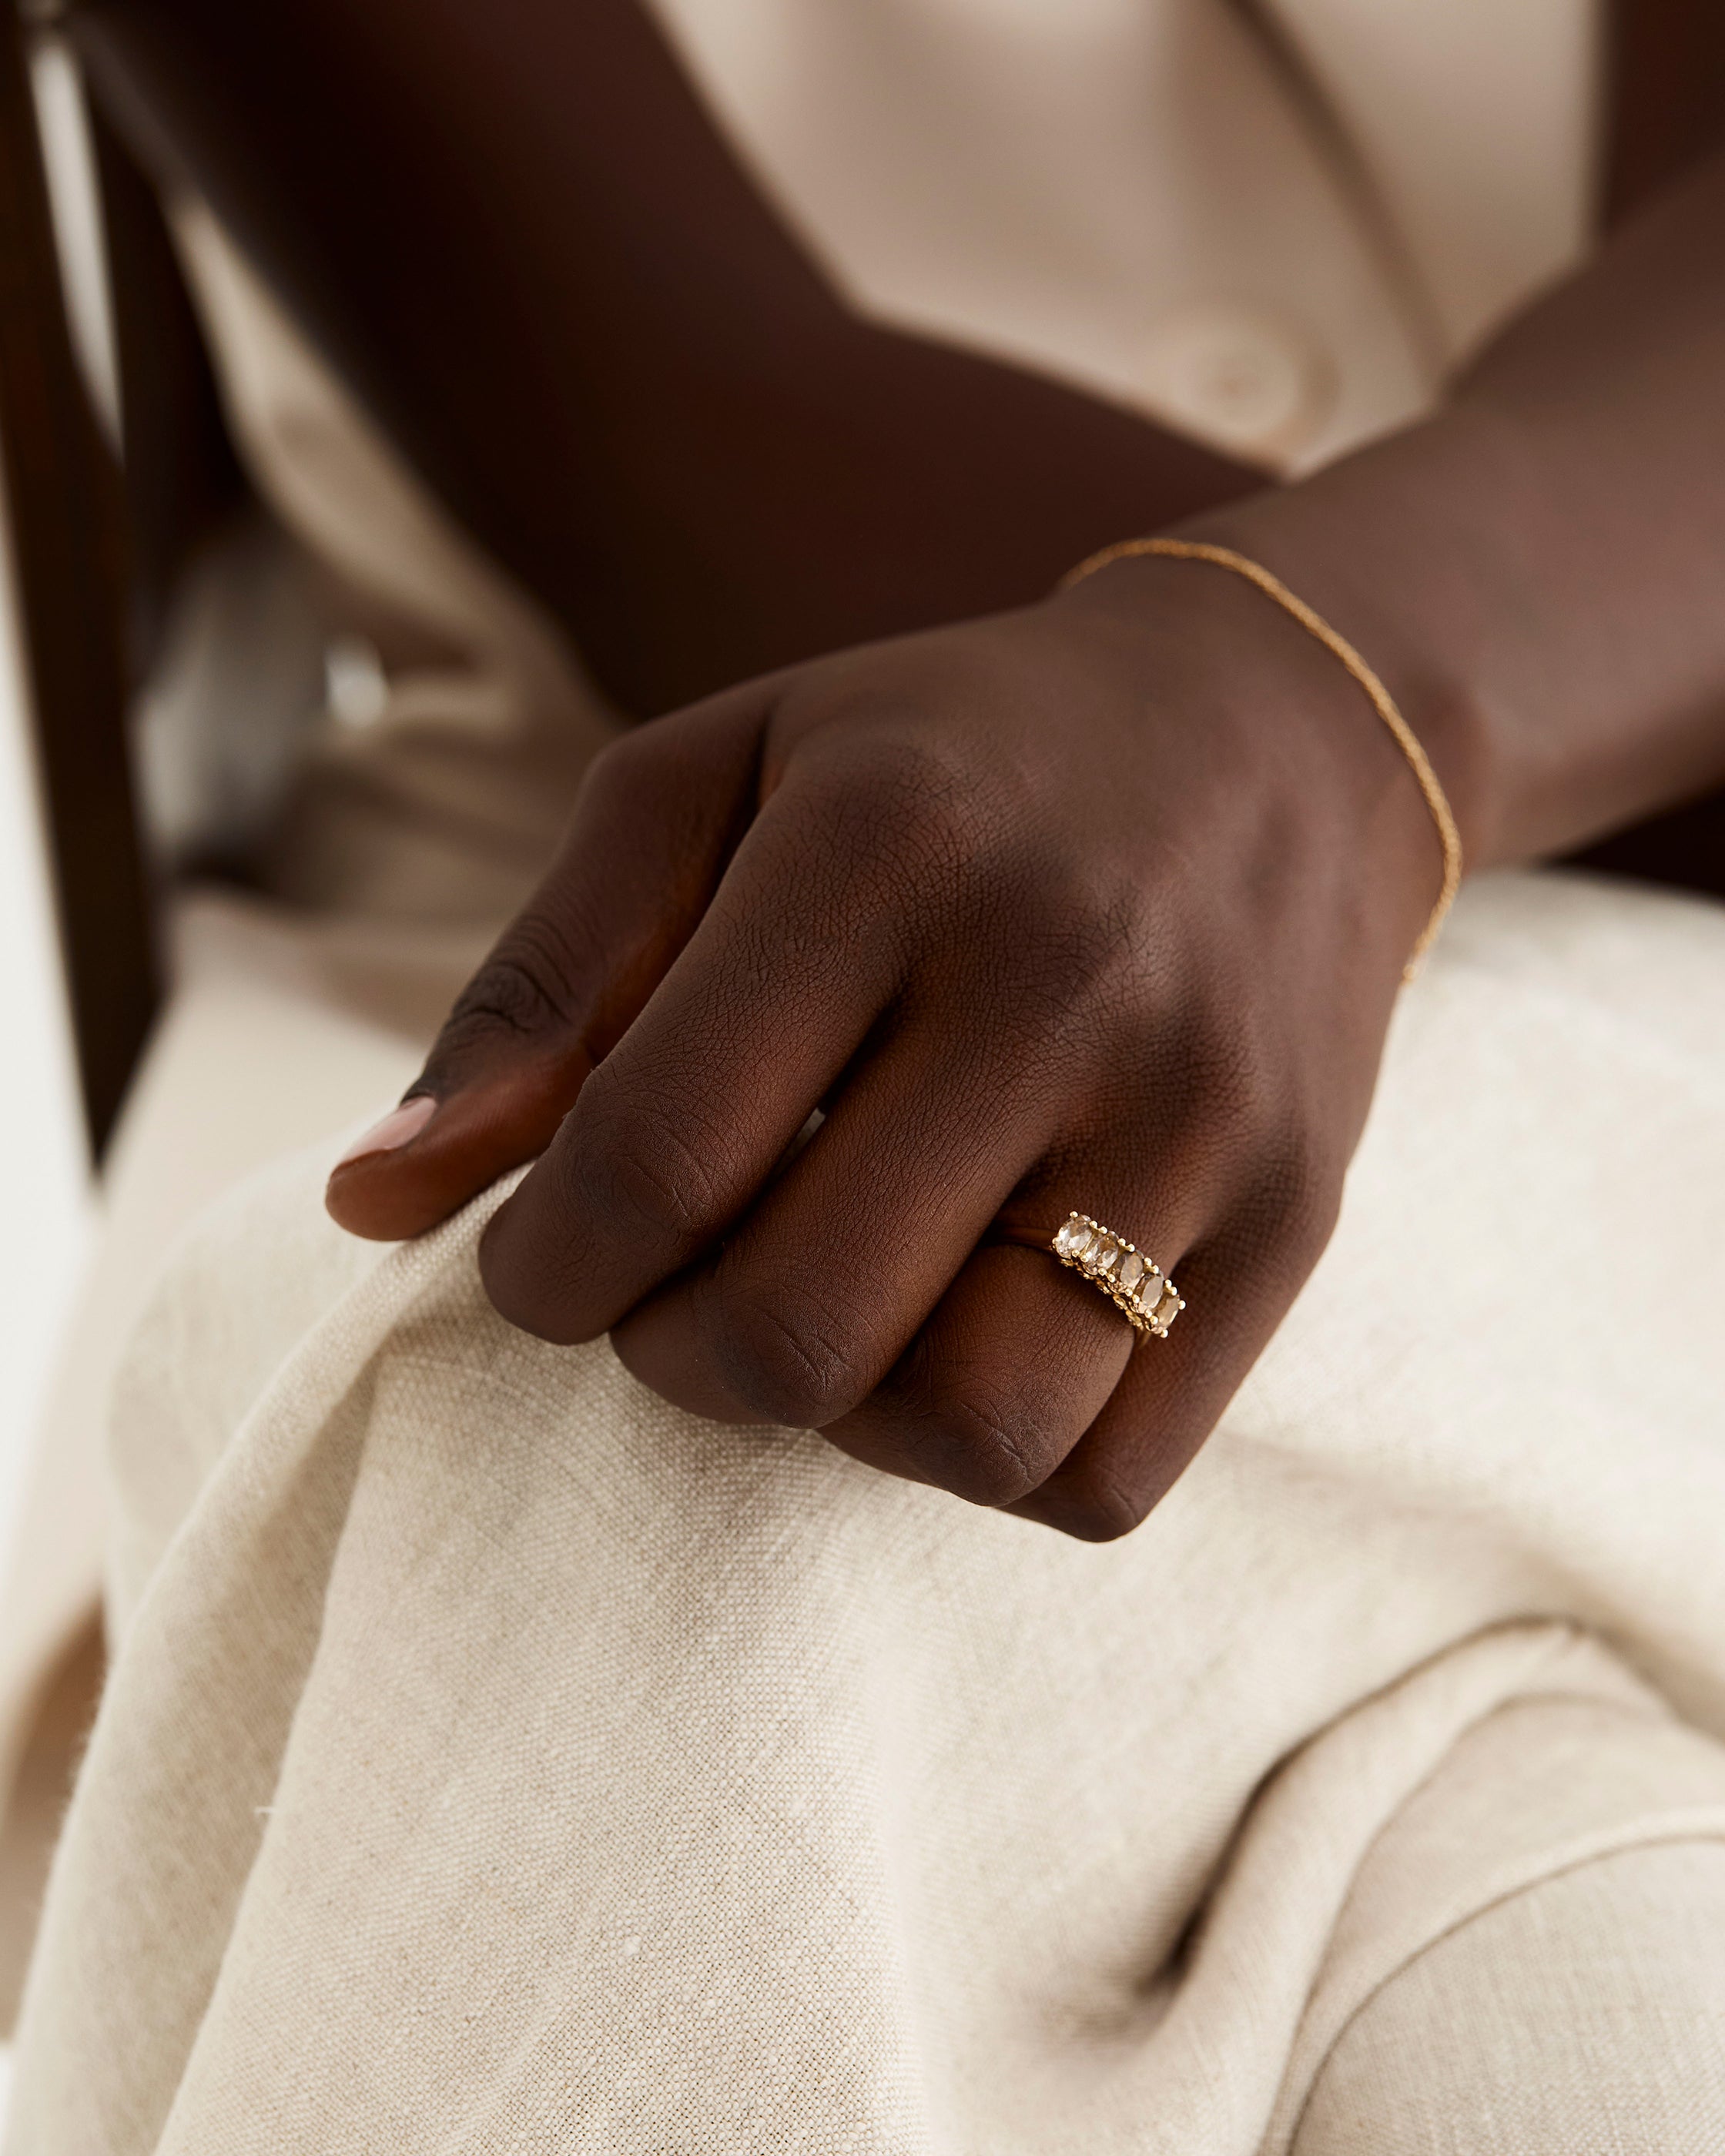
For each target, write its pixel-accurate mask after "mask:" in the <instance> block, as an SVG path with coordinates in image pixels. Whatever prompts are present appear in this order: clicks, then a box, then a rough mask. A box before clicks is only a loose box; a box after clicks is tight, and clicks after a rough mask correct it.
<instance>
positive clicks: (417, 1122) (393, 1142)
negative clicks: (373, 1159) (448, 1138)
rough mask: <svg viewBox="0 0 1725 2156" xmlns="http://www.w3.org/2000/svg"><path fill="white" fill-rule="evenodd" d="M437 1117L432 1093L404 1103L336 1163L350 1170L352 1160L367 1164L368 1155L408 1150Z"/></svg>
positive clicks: (393, 1109) (352, 1146) (355, 1143)
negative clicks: (406, 1145)
mask: <svg viewBox="0 0 1725 2156" xmlns="http://www.w3.org/2000/svg"><path fill="white" fill-rule="evenodd" d="M436 1113H437V1102H436V1101H434V1100H433V1099H432V1097H431V1096H430V1095H429V1093H420V1094H418V1095H416V1096H415V1097H414V1098H413V1100H411V1101H403V1102H402V1104H401V1106H399V1107H398V1108H392V1109H391V1110H390V1111H389V1113H388V1115H387V1116H384V1118H383V1120H382V1122H379V1123H373V1124H372V1127H371V1128H370V1130H368V1131H367V1132H366V1134H365V1136H364V1137H361V1138H356V1139H355V1140H354V1141H353V1143H352V1145H351V1146H349V1147H348V1148H347V1152H344V1153H343V1154H342V1156H341V1158H340V1160H338V1161H337V1162H336V1167H337V1168H346V1167H347V1163H348V1162H349V1161H351V1160H363V1159H364V1158H365V1157H366V1156H367V1153H373V1152H394V1151H395V1149H396V1147H398V1146H404V1145H405V1144H406V1143H407V1142H408V1139H409V1138H416V1137H418V1135H419V1133H420V1132H421V1131H423V1130H424V1127H425V1126H426V1125H427V1124H428V1123H429V1122H430V1121H431V1119H432V1117H433V1116H434V1115H435V1114H436Z"/></svg>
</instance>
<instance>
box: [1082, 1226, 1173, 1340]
mask: <svg viewBox="0 0 1725 2156" xmlns="http://www.w3.org/2000/svg"><path fill="white" fill-rule="evenodd" d="M1048 1247H1049V1248H1050V1250H1052V1251H1053V1252H1054V1254H1055V1256H1056V1257H1057V1258H1058V1259H1059V1260H1060V1263H1061V1264H1062V1265H1070V1267H1071V1269H1072V1270H1073V1271H1074V1272H1076V1273H1082V1274H1083V1276H1084V1277H1085V1278H1086V1280H1087V1281H1089V1282H1090V1284H1091V1286H1092V1287H1096V1288H1100V1289H1101V1291H1102V1293H1103V1294H1104V1295H1106V1296H1107V1298H1108V1300H1109V1301H1110V1302H1111V1303H1112V1304H1113V1305H1114V1306H1115V1308H1116V1309H1117V1311H1119V1312H1120V1314H1121V1315H1122V1317H1124V1318H1125V1320H1126V1322H1127V1324H1128V1325H1130V1326H1131V1327H1132V1330H1133V1332H1139V1333H1143V1334H1145V1335H1148V1334H1150V1333H1154V1334H1155V1335H1156V1337H1157V1338H1158V1340H1166V1339H1167V1337H1168V1327H1169V1326H1171V1325H1172V1324H1173V1322H1174V1320H1175V1319H1176V1318H1177V1317H1178V1316H1179V1314H1180V1312H1182V1311H1183V1309H1184V1308H1185V1307H1186V1301H1185V1297H1184V1296H1182V1295H1181V1294H1180V1293H1179V1292H1178V1290H1177V1289H1176V1288H1175V1286H1174V1284H1173V1281H1171V1280H1169V1279H1168V1278H1167V1277H1166V1276H1164V1275H1163V1270H1162V1267H1161V1266H1160V1265H1155V1264H1153V1262H1152V1261H1151V1260H1149V1259H1148V1258H1147V1257H1146V1256H1145V1255H1144V1254H1143V1252H1142V1250H1140V1249H1139V1248H1138V1246H1137V1244H1136V1243H1129V1242H1127V1240H1126V1238H1125V1236H1124V1235H1116V1234H1115V1232H1114V1230H1113V1229H1111V1228H1105V1227H1104V1226H1103V1225H1102V1224H1101V1221H1100V1220H1092V1219H1091V1217H1090V1215H1089V1214H1088V1213H1069V1214H1067V1216H1066V1218H1065V1221H1064V1222H1063V1223H1062V1224H1061V1225H1060V1227H1059V1228H1057V1229H1055V1236H1054V1240H1053V1241H1052V1242H1051V1243H1050V1245H1049V1246H1048Z"/></svg>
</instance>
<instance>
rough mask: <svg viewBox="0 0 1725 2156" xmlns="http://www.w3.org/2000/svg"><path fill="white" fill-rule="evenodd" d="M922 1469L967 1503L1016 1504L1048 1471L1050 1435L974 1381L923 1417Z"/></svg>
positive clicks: (1014, 1404)
mask: <svg viewBox="0 0 1725 2156" xmlns="http://www.w3.org/2000/svg"><path fill="white" fill-rule="evenodd" d="M915 1449H916V1452H917V1453H918V1455H920V1458H921V1464H922V1466H923V1469H924V1471H925V1472H927V1474H928V1475H929V1476H931V1477H932V1480H933V1481H936V1482H937V1483H938V1484H939V1485H940V1486H941V1488H942V1489H943V1490H950V1491H952V1494H953V1495H954V1496H957V1497H963V1499H965V1500H966V1501H967V1502H968V1503H969V1504H973V1505H988V1506H996V1507H998V1506H1002V1505H1011V1504H1015V1503H1016V1502H1017V1501H1018V1500H1019V1498H1021V1497H1024V1496H1028V1495H1029V1492H1030V1491H1032V1490H1034V1488H1035V1487H1036V1486H1037V1485H1038V1484H1039V1483H1040V1482H1041V1481H1042V1480H1043V1479H1044V1477H1045V1476H1046V1474H1047V1473H1048V1470H1049V1466H1050V1464H1051V1463H1050V1462H1047V1461H1045V1460H1044V1458H1043V1455H1044V1454H1045V1451H1046V1450H1047V1437H1046V1435H1045V1431H1044V1430H1043V1428H1042V1426H1041V1424H1040V1419H1039V1418H1037V1417H1036V1416H1035V1414H1034V1412H1032V1411H1030V1410H1029V1409H1027V1408H1026V1407H1025V1405H1024V1403H1023V1402H1022V1401H1020V1400H1018V1399H1014V1398H1012V1397H1010V1396H1009V1395H1006V1394H1000V1393H998V1392H995V1391H993V1390H991V1389H988V1388H986V1387H982V1386H978V1385H977V1384H975V1383H971V1384H969V1385H968V1386H967V1387H966V1388H965V1389H963V1391H961V1392H958V1393H955V1394H952V1396H951V1397H950V1398H948V1399H943V1400H942V1402H941V1403H940V1404H939V1405H938V1406H937V1408H935V1409H932V1411H931V1412H930V1413H929V1414H928V1415H927V1417H926V1418H925V1419H924V1420H923V1422H922V1427H921V1429H920V1430H918V1431H917V1432H916V1447H915Z"/></svg>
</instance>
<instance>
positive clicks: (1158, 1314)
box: [1151, 1281, 1186, 1326]
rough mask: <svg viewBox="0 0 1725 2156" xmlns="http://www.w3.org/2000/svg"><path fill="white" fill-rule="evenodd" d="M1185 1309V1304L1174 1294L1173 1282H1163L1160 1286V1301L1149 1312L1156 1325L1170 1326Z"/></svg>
mask: <svg viewBox="0 0 1725 2156" xmlns="http://www.w3.org/2000/svg"><path fill="white" fill-rule="evenodd" d="M1185 1307H1186V1306H1185V1304H1184V1303H1183V1301H1181V1300H1180V1298H1179V1296H1178V1295H1176V1294H1175V1292H1174V1284H1173V1281H1163V1286H1162V1300H1161V1301H1160V1302H1158V1304H1157V1306H1156V1307H1155V1309H1154V1310H1153V1312H1151V1317H1152V1318H1153V1320H1154V1322H1156V1323H1157V1324H1158V1325H1164V1326H1165V1325H1171V1324H1172V1323H1173V1320H1174V1318H1175V1317H1176V1316H1177V1315H1178V1312H1181V1311H1183V1309H1184V1308H1185Z"/></svg>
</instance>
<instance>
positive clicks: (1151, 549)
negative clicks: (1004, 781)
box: [1060, 539, 1461, 981]
mask: <svg viewBox="0 0 1725 2156" xmlns="http://www.w3.org/2000/svg"><path fill="white" fill-rule="evenodd" d="M1137 554H1160V555H1163V556H1165V557H1168V559H1169V560H1171V561H1176V562H1214V565H1215V566H1216V567H1217V568H1219V569H1229V570H1231V571H1232V572H1233V573H1234V574H1235V576H1236V577H1245V580H1246V582H1247V583H1249V584H1255V585H1256V586H1257V588H1258V589H1259V590H1260V592H1262V593H1263V594H1264V596H1265V597H1266V598H1268V599H1273V600H1274V601H1275V602H1276V605H1277V606H1279V607H1280V608H1281V610H1282V612H1283V613H1286V614H1288V615H1291V617H1292V619H1294V620H1296V622H1298V623H1299V624H1300V626H1301V629H1304V630H1305V631H1306V632H1307V634H1308V635H1309V636H1315V637H1316V638H1317V640H1318V642H1319V643H1320V644H1322V646H1323V647H1324V649H1325V650H1326V651H1328V652H1331V653H1332V654H1334V656H1335V657H1336V658H1337V659H1339V660H1341V662H1342V664H1343V666H1344V667H1346V668H1347V670H1348V672H1349V673H1350V674H1351V675H1353V678H1354V680H1356V681H1358V684H1359V685H1360V687H1361V688H1362V689H1363V690H1365V692H1366V694H1367V696H1368V697H1370V699H1371V702H1372V708H1373V711H1376V713H1377V714H1378V717H1379V718H1380V719H1382V720H1383V721H1384V725H1385V726H1388V727H1389V731H1390V732H1391V734H1392V735H1393V736H1394V738H1395V744H1396V747H1398V748H1399V750H1400V751H1401V752H1402V754H1403V755H1404V757H1406V758H1407V760H1408V762H1409V765H1410V766H1411V767H1412V769H1413V773H1414V778H1416V779H1417V780H1418V781H1419V783H1420V793H1422V794H1424V795H1425V805H1426V807H1427V808H1429V809H1430V811H1431V820H1432V822H1433V823H1434V824H1436V825H1437V834H1438V840H1439V843H1440V844H1441V845H1442V847H1443V850H1444V883H1443V889H1442V890H1441V891H1440V892H1439V893H1438V901H1437V904H1436V905H1435V906H1433V908H1432V910H1431V918H1430V920H1429V921H1427V922H1426V924H1425V927H1424V928H1423V929H1422V930H1421V931H1420V940H1419V942H1417V943H1415V945H1414V948H1413V950H1412V951H1411V952H1409V957H1408V962H1407V964H1406V965H1405V966H1404V967H1403V968H1402V978H1403V979H1404V981H1411V980H1412V979H1413V978H1414V975H1415V974H1416V973H1418V972H1419V970H1420V961H1421V960H1422V959H1423V958H1424V957H1425V954H1426V952H1428V951H1429V950H1430V948H1431V947H1432V945H1433V944H1434V943H1435V942H1436V941H1437V935H1438V931H1439V929H1440V928H1441V927H1443V925H1444V916H1445V914H1446V913H1447V912H1448V911H1450V907H1451V906H1453V905H1454V904H1455V894H1456V892H1457V891H1459V890H1460V889H1461V832H1460V831H1459V830H1458V829H1456V828H1455V817H1454V816H1453V815H1452V814H1451V813H1450V803H1449V801H1448V799H1447V798H1445V793H1444V789H1443V788H1442V787H1441V786H1440V784H1439V783H1438V775H1437V773H1435V771H1434V770H1433V769H1432V767H1431V759H1430V757H1428V756H1427V755H1426V753H1425V750H1424V749H1423V748H1422V747H1420V740H1419V737H1418V736H1417V735H1416V734H1415V733H1414V729H1413V728H1412V727H1411V726H1409V724H1408V722H1407V721H1406V720H1405V719H1404V717H1403V716H1402V715H1401V713H1400V712H1399V711H1398V710H1397V709H1396V705H1395V699H1394V697H1393V696H1391V695H1390V693H1389V690H1388V689H1386V688H1385V687H1384V684H1383V683H1382V682H1381V681H1380V680H1378V676H1377V675H1375V674H1374V673H1373V671H1372V669H1371V668H1370V667H1369V666H1368V665H1367V664H1366V662H1365V660H1363V658H1362V657H1361V656H1360V654H1359V653H1358V652H1357V651H1356V650H1355V649H1354V648H1353V645H1352V644H1350V643H1349V642H1348V639H1347V638H1346V637H1345V636H1343V635H1341V634H1338V633H1337V631H1336V630H1335V629H1332V628H1331V627H1330V624H1328V622H1327V621H1326V620H1325V619H1324V618H1323V616H1322V614H1320V613H1314V612H1313V611H1312V608H1310V607H1309V606H1307V603H1306V602H1305V600H1304V599H1302V598H1299V597H1297V596H1296V594H1295V593H1292V592H1291V591H1290V590H1289V589H1288V588H1287V586H1286V584H1285V583H1283V582H1282V581H1281V577H1275V576H1272V575H1271V572H1269V570H1268V569H1266V568H1264V567H1261V566H1260V564H1259V563H1258V562H1255V561H1253V560H1252V559H1251V558H1250V556H1248V555H1245V554H1236V553H1235V551H1234V549H1233V548H1232V547H1213V546H1211V545H1210V544H1209V542H1208V541H1207V540H1202V539H1122V540H1118V541H1117V542H1116V543H1115V544H1114V545H1113V546H1111V547H1103V548H1102V549H1101V552H1100V553H1096V554H1092V555H1091V557H1090V558H1089V559H1088V560H1087V561H1084V562H1080V563H1079V564H1078V567H1076V569H1071V570H1069V571H1068V572H1067V573H1066V574H1065V576H1064V577H1061V579H1060V590H1061V591H1063V592H1065V591H1070V589H1071V588H1072V587H1073V585H1074V584H1081V583H1083V582H1084V580H1085V578H1086V577H1091V576H1094V575H1095V574H1096V571H1097V570H1098V569H1106V567H1108V565H1109V563H1110V562H1123V561H1125V560H1127V558H1128V557H1130V556H1132V555H1137Z"/></svg>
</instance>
